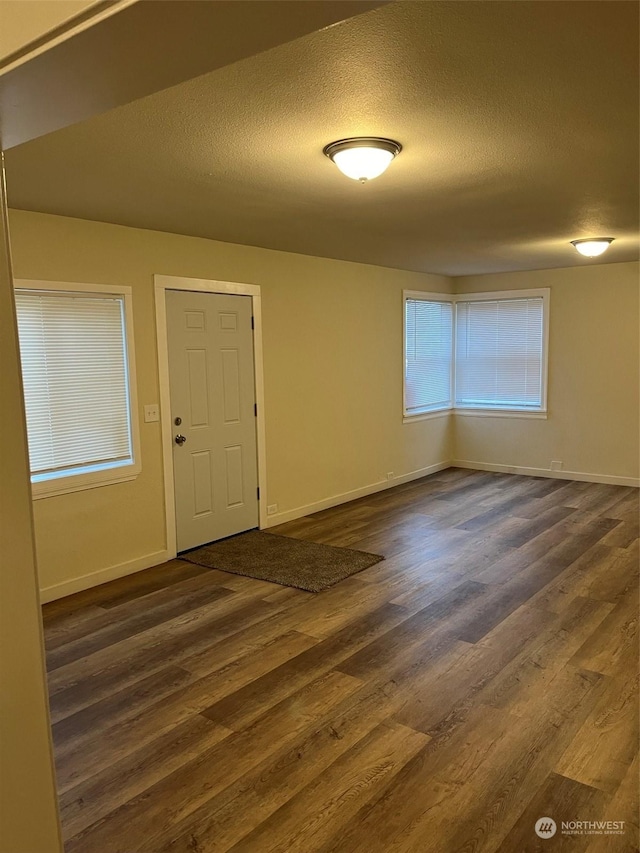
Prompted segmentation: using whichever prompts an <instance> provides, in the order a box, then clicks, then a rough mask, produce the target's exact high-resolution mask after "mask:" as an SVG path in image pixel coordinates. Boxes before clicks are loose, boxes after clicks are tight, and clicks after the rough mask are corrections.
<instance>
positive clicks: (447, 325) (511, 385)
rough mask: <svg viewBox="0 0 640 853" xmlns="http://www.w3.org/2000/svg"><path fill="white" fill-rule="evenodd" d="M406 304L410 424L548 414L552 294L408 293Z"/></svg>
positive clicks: (407, 411) (406, 391)
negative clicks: (415, 419)
mask: <svg viewBox="0 0 640 853" xmlns="http://www.w3.org/2000/svg"><path fill="white" fill-rule="evenodd" d="M404 304H405V317H404V322H405V335H404V340H405V375H404V397H405V402H404V415H405V417H407V418H410V417H412V416H415V415H419V414H428V413H430V412H442V411H446V410H448V409H451V408H453V409H454V410H455V411H460V412H462V411H464V410H476V411H477V410H480V409H481V410H485V411H486V412H492V411H494V412H514V413H527V412H528V413H543V412H545V411H546V380H547V364H546V356H547V339H548V310H549V309H548V306H549V291H548V290H547V289H542V290H525V291H509V292H500V293H475V294H467V295H464V296H447V295H444V294H437V295H434V294H426V293H425V294H421V293H414V292H409V293H405V295H404ZM452 376H453V379H452ZM452 387H453V393H452Z"/></svg>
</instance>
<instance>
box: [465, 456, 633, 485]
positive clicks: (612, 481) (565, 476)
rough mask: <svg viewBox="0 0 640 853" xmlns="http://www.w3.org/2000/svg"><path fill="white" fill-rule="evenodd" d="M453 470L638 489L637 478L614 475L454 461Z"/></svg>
mask: <svg viewBox="0 0 640 853" xmlns="http://www.w3.org/2000/svg"><path fill="white" fill-rule="evenodd" d="M451 466H452V467H453V468H471V469H473V470H475V471H496V472H498V473H501V474H523V475H524V476H525V477H550V478H552V479H557V480H579V481H580V482H584V483H605V484H607V485H610V486H634V487H635V488H638V487H640V479H639V478H637V477H618V476H617V475H615V474H590V473H587V472H585V471H551V470H549V469H548V468H522V467H521V466H519V465H497V464H494V463H493V462H470V461H469V460H467V459H454V460H453V461H452V462H451Z"/></svg>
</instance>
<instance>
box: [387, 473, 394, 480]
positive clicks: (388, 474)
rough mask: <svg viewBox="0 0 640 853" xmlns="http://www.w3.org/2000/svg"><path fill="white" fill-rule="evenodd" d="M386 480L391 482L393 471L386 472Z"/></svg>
mask: <svg viewBox="0 0 640 853" xmlns="http://www.w3.org/2000/svg"><path fill="white" fill-rule="evenodd" d="M387 480H393V471H388V472H387Z"/></svg>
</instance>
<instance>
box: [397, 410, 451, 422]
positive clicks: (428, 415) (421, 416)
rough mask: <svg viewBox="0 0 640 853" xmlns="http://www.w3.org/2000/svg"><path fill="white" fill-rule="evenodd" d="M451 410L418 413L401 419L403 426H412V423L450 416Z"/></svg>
mask: <svg viewBox="0 0 640 853" xmlns="http://www.w3.org/2000/svg"><path fill="white" fill-rule="evenodd" d="M453 413H454V412H453V409H452V408H451V407H449V408H447V409H434V410H433V411H432V412H418V413H417V414H415V415H404V416H403V418H402V423H403V424H412V423H413V422H414V421H430V420H431V419H432V418H443V417H445V415H452V414H453Z"/></svg>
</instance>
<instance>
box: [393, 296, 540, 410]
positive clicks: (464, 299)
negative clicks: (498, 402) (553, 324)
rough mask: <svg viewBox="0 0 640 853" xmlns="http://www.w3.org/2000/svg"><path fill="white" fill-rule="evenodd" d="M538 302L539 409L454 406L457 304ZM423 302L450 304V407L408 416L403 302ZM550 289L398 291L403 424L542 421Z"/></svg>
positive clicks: (405, 328)
mask: <svg viewBox="0 0 640 853" xmlns="http://www.w3.org/2000/svg"><path fill="white" fill-rule="evenodd" d="M537 298H541V299H542V353H541V365H540V369H541V377H542V387H541V395H540V396H541V400H540V406H539V407H535V408H533V407H526V408H524V407H521V408H519V407H516V406H495V407H493V406H492V407H486V406H485V407H480V406H479V407H477V408H476V407H473V406H456V405H455V400H456V345H457V340H456V330H457V305H458V303H460V302H490V301H495V300H509V299H537ZM415 299H423V300H425V301H427V302H451V303H452V305H453V314H452V324H453V329H452V335H451V392H452V396H451V405H449V406H443V407H442V408H439V409H432V410H430V411H427V412H418V413H415V414H410V413H408V412H407V405H406V404H407V400H406V397H407V393H406V392H407V389H406V359H407V325H406V303H407V301H408V300H415ZM550 302H551V289H550V288H548V287H540V288H527V289H522V290H492V291H478V292H475V293H455V294H454V293H432V292H427V291H421V290H403V291H402V354H403V358H402V414H403V418H402V419H403V423H414V422H415V421H419V420H427V419H430V418H433V417H442V416H443V415H448V414H454V415H462V416H463V417H464V416H466V417H502V418H542V419H546V418H547V415H548V408H547V406H548V386H549V317H550Z"/></svg>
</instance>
